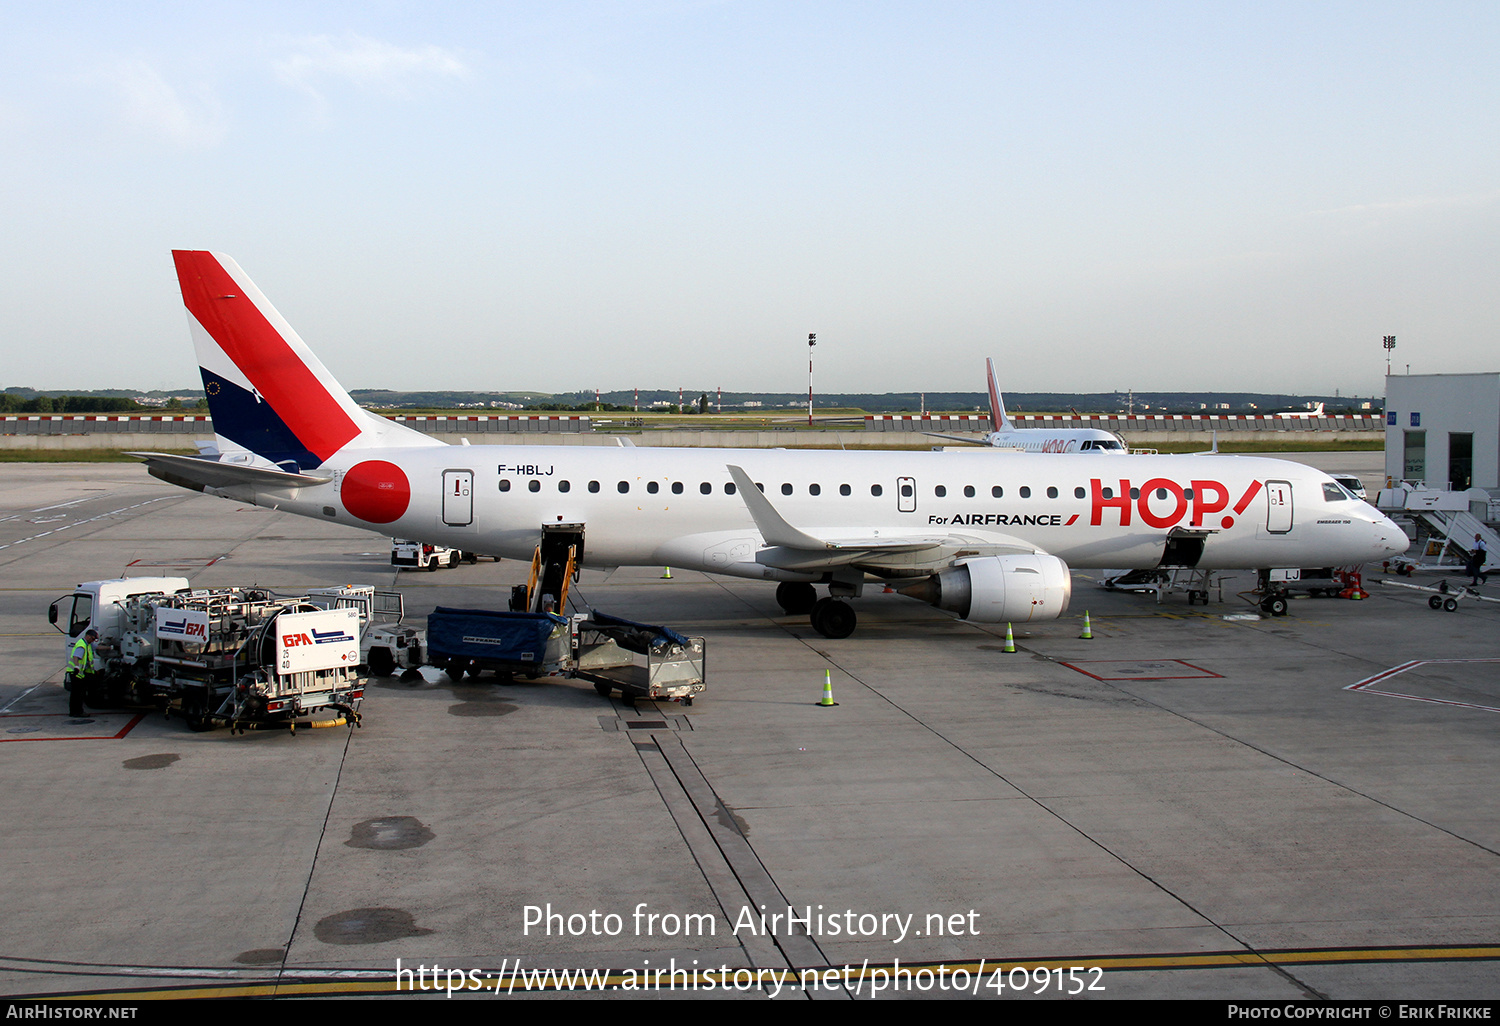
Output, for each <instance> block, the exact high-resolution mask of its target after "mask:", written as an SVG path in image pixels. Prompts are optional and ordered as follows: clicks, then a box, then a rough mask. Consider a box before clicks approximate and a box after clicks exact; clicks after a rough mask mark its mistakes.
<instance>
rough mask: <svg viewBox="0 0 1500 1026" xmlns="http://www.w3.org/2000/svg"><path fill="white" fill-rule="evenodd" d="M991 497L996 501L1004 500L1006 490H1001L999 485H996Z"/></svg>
mask: <svg viewBox="0 0 1500 1026" xmlns="http://www.w3.org/2000/svg"><path fill="white" fill-rule="evenodd" d="M990 495H991V496H993V497H994V498H996V499H999V498H1003V497H1004V496H1005V489H1004V488H1001V487H1000V486H999V485H996V486H995V487H993V488H991V489H990Z"/></svg>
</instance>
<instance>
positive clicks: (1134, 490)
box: [1130, 488, 1141, 499]
mask: <svg viewBox="0 0 1500 1026" xmlns="http://www.w3.org/2000/svg"><path fill="white" fill-rule="evenodd" d="M1130 497H1131V498H1132V499H1139V498H1140V497H1141V490H1140V489H1139V488H1132V489H1130Z"/></svg>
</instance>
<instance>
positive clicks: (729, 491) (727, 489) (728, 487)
mask: <svg viewBox="0 0 1500 1026" xmlns="http://www.w3.org/2000/svg"><path fill="white" fill-rule="evenodd" d="M724 494H725V495H733V494H734V482H733V481H728V482H725V484H724Z"/></svg>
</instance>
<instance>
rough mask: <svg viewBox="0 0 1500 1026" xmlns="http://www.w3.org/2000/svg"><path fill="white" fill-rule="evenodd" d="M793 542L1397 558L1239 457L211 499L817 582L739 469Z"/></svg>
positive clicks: (487, 545) (1380, 541)
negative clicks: (771, 552)
mask: <svg viewBox="0 0 1500 1026" xmlns="http://www.w3.org/2000/svg"><path fill="white" fill-rule="evenodd" d="M730 465H736V466H740V467H742V468H744V470H745V471H746V472H747V473H748V474H749V476H750V478H751V480H753V481H755V482H756V483H757V484H759V485H761V486H762V491H763V492H764V494H765V496H766V498H767V499H768V500H770V502H771V504H772V505H773V506H774V507H775V509H776V511H777V512H778V513H780V514H781V516H782V517H783V518H784V519H785V520H786V521H787V522H788V523H789V524H791V525H793V526H795V527H796V528H798V529H800V530H801V531H803V532H806V533H807V534H809V535H812V536H814V537H817V538H820V539H829V540H830V541H836V540H837V539H838V538H839V536H845V537H849V536H854V535H858V536H863V537H866V538H868V537H881V532H886V534H885V537H894V538H900V537H901V536H919V535H920V536H929V537H934V536H935V537H941V538H944V539H946V541H945V543H944V544H945V546H946V547H947V548H948V549H950V550H951V552H950V557H949V558H962V557H963V550H964V548H965V547H966V546H975V547H976V548H979V547H984V546H996V545H998V546H1005V545H1007V544H1013V543H1014V542H1016V541H1017V540H1020V541H1022V542H1024V543H1025V544H1026V545H1029V546H1032V547H1034V548H1035V549H1036V550H1038V551H1042V552H1047V553H1051V554H1053V555H1055V556H1058V557H1060V558H1061V559H1063V560H1064V561H1066V562H1067V563H1068V564H1070V565H1072V566H1080V567H1099V566H1110V567H1122V568H1144V567H1151V566H1157V565H1160V564H1162V562H1163V557H1164V554H1165V553H1166V549H1167V545H1168V540H1169V537H1175V538H1181V537H1189V538H1191V539H1193V540H1194V544H1195V545H1197V544H1200V543H1201V551H1200V552H1199V553H1198V554H1197V556H1196V559H1195V561H1194V563H1193V565H1196V566H1199V567H1202V568H1206V569H1227V568H1251V567H1274V566H1284V567H1294V566H1335V565H1346V564H1351V563H1360V562H1364V561H1367V560H1372V559H1379V558H1383V557H1385V556H1388V555H1390V554H1392V553H1393V552H1398V551H1402V550H1404V549H1405V547H1406V538H1405V536H1404V535H1403V534H1402V533H1401V531H1400V529H1399V528H1397V527H1396V526H1395V525H1394V524H1393V523H1391V521H1390V520H1388V519H1387V518H1385V517H1384V516H1382V515H1381V514H1380V513H1378V512H1377V511H1375V510H1374V509H1373V508H1371V507H1370V506H1368V505H1367V504H1364V503H1361V502H1359V501H1358V500H1356V499H1354V498H1353V497H1352V496H1349V495H1348V493H1347V492H1346V491H1344V490H1343V489H1342V488H1340V487H1339V486H1338V485H1337V484H1335V483H1334V482H1333V481H1332V479H1331V478H1329V477H1328V476H1327V475H1326V474H1323V473H1322V472H1320V471H1317V470H1314V469H1312V468H1309V467H1305V466H1302V465H1301V464H1297V463H1292V462H1288V461H1283V460H1274V459H1259V458H1251V457H1239V456H1224V457H1217V456H1207V457H1205V456H1194V457H1191V458H1188V457H1184V456H1132V457H1131V458H1129V459H1125V460H1122V459H1119V458H1117V457H1115V456H1107V457H1106V456H1102V455H1088V454H1081V455H1069V456H1067V457H1066V458H1049V457H1048V456H1045V455H1041V456H1038V455H1030V454H1020V453H1006V452H993V453H988V452H976V451H972V450H971V451H969V452H966V453H957V452H954V453H945V452H879V451H876V452H825V451H817V452H811V451H798V450H775V449H771V450H766V449H752V450H725V449H711V450H702V449H680V448H646V447H637V448H615V447H596V446H511V445H504V446H432V447H428V448H404V449H393V450H382V449H368V448H366V449H346V450H344V451H341V452H339V453H338V454H336V456H335V457H334V458H333V459H331V460H329V461H328V462H326V463H325V464H324V465H323V467H322V468H321V469H322V471H324V472H329V473H332V474H333V480H332V481H330V482H329V483H327V484H324V485H318V486H313V487H303V488H297V489H280V488H277V489H272V490H266V489H251V488H249V487H248V486H245V487H240V486H236V487H234V488H227V489H218V490H217V491H218V492H219V493H220V494H225V495H228V496H231V497H234V498H237V499H241V500H244V501H250V502H255V503H257V504H260V505H276V506H277V507H278V508H281V509H285V510H288V511H291V512H296V513H302V514H305V515H308V516H314V517H319V518H322V519H330V520H335V521H337V522H340V523H347V524H350V525H353V526H358V527H363V528H367V529H371V530H376V531H380V532H383V533H386V534H393V535H398V536H402V537H409V538H420V539H422V540H424V541H429V542H433V543H436V544H442V545H448V546H451V547H454V548H460V549H463V550H465V551H470V552H482V553H487V554H492V555H497V556H506V557H510V558H515V559H529V558H530V557H531V554H532V552H533V550H534V549H535V547H536V545H537V542H538V539H539V537H540V533H541V529H542V527H543V526H544V525H557V524H567V525H582V526H583V527H584V528H585V530H586V543H585V553H584V563H585V565H589V566H602V567H613V566H629V565H638V566H659V565H671V566H674V567H682V568H694V569H699V570H704V571H709V572H714V573H722V574H731V575H735V576H743V577H755V578H764V579H776V580H789V579H807V577H806V576H805V575H797V574H788V573H787V572H786V570H785V569H777V568H772V567H770V566H767V565H764V564H763V563H761V562H757V554H758V553H761V552H762V550H763V549H764V548H765V543H764V541H763V540H762V537H761V534H760V532H759V531H758V529H757V526H756V523H755V520H754V519H753V518H752V516H751V514H750V512H749V510H748V509H747V507H746V505H745V503H744V501H743V500H742V499H741V498H740V497H739V496H738V495H736V494H735V488H734V484H733V481H732V480H731V477H730V473H729V471H728V467H729V466H730Z"/></svg>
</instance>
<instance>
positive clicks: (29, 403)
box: [0, 392, 207, 414]
mask: <svg viewBox="0 0 1500 1026" xmlns="http://www.w3.org/2000/svg"><path fill="white" fill-rule="evenodd" d="M206 408H207V407H206V406H205V404H204V402H203V400H202V399H199V400H198V401H197V402H195V403H191V404H189V405H186V406H184V405H183V402H182V400H181V399H176V398H173V399H168V400H167V401H166V403H165V405H162V406H147V405H145V404H144V403H138V402H136V401H135V400H134V399H124V398H121V397H118V396H99V395H39V396H36V397H34V398H31V399H23V398H22V397H21V396H18V395H15V394H13V393H10V392H3V393H0V414H4V413H12V414H14V413H160V412H162V411H163V410H195V411H196V410H203V409H206Z"/></svg>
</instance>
